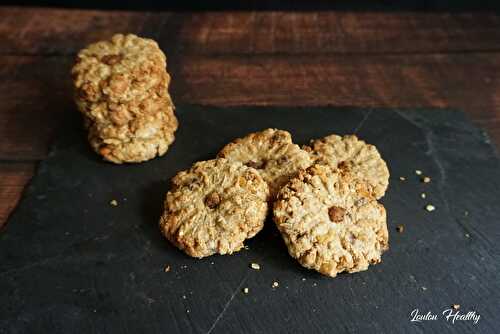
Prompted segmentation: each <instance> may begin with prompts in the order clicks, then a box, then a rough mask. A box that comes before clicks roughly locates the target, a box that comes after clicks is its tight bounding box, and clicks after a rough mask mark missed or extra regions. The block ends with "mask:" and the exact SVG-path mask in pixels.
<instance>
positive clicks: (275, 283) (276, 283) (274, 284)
mask: <svg viewBox="0 0 500 334" xmlns="http://www.w3.org/2000/svg"><path fill="white" fill-rule="evenodd" d="M279 285H280V284H279V283H278V282H273V285H272V287H273V288H277V287H278V286H279Z"/></svg>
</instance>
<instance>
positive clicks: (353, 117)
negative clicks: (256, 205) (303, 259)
mask: <svg viewBox="0 0 500 334" xmlns="http://www.w3.org/2000/svg"><path fill="white" fill-rule="evenodd" d="M68 114H69V115H71V116H68V120H67V121H66V122H65V127H64V129H63V130H62V132H61V134H60V135H59V136H58V139H57V142H56V143H55V145H54V146H53V148H52V150H51V153H50V155H49V157H48V158H47V159H46V160H45V161H43V162H42V163H41V164H40V166H39V168H38V171H37V173H36V176H35V177H34V179H33V180H32V182H31V184H30V185H29V186H28V187H27V189H26V191H25V194H24V196H23V199H22V201H21V203H20V204H19V206H18V208H17V209H16V210H15V212H14V214H13V215H12V216H11V218H10V220H9V222H8V225H7V227H6V228H5V229H4V230H3V231H2V233H1V234H0V300H1V302H0V332H2V333H236V332H244V333H271V332H273V333H291V332H294V333H312V332H318V333H333V332H339V331H340V332H359V333H365V332H366V333H375V332H378V333H382V332H384V333H410V332H418V333H420V332H424V331H425V332H429V331H433V332H450V331H453V332H462V333H467V332H470V331H471V330H477V331H481V332H484V333H495V332H498V327H499V326H500V318H499V317H500V316H499V314H500V292H499V284H498V283H499V280H500V261H499V255H500V251H499V250H500V247H499V244H500V242H499V241H500V238H499V237H500V235H499V234H500V224H499V223H500V205H499V204H500V201H499V198H500V196H499V195H500V190H499V189H500V163H499V159H498V156H497V153H496V151H495V149H494V148H493V147H492V145H491V143H490V142H489V141H488V138H487V137H486V136H485V134H484V133H483V132H482V131H481V130H479V129H477V128H475V127H473V126H472V125H471V124H470V123H469V122H468V121H467V120H466V119H465V117H464V115H463V114H462V113H461V112H457V111H449V110H448V111H447V110H414V111H410V110H406V111H402V110H359V109H331V108H324V109H311V108H307V109H293V108H284V109H273V108H239V109H214V108H201V107H194V106H180V107H178V109H177V115H178V117H179V120H180V129H179V131H178V133H177V139H176V141H175V144H174V145H173V146H172V147H171V149H170V151H169V152H168V154H167V155H166V156H164V157H162V158H159V159H155V160H153V161H150V162H147V163H143V164H138V165H123V166H116V165H113V164H109V163H105V162H103V161H101V160H100V159H99V158H98V157H97V156H96V155H95V154H93V153H92V152H91V151H90V149H89V147H88V145H87V143H86V141H85V139H84V136H85V135H84V132H83V131H82V130H81V128H80V127H81V122H80V120H79V119H78V117H77V116H76V113H68ZM266 127H278V128H282V129H286V130H289V131H290V132H291V133H292V134H293V137H294V139H295V141H296V142H297V143H306V142H307V141H308V140H309V139H311V138H318V137H322V136H324V135H327V134H329V133H332V132H334V133H339V134H347V133H353V132H356V133H357V134H358V135H359V136H360V137H362V138H364V139H366V140H367V141H368V142H370V143H373V144H375V145H377V147H378V148H379V150H380V151H381V153H382V155H383V157H384V158H385V159H386V161H387V162H388V165H389V168H390V170H391V175H392V176H391V180H390V188H389V191H388V192H387V195H386V196H385V197H384V198H383V200H382V202H383V204H384V205H385V206H386V208H387V212H388V225H389V230H390V244H391V248H390V250H389V251H388V252H387V253H386V254H385V255H384V256H383V262H382V263H381V264H380V265H377V266H374V267H371V268H370V269H369V270H368V271H365V272H362V273H357V274H353V275H345V274H344V275H340V276H338V277H337V278H335V279H330V278H327V277H323V276H321V275H320V274H317V273H315V272H313V271H308V270H306V269H303V268H302V267H301V266H300V265H298V264H297V263H296V262H295V260H293V259H292V258H291V257H289V256H288V254H287V251H286V248H285V246H284V244H283V242H282V240H281V238H280V236H279V235H278V232H277V230H276V228H275V227H274V225H273V223H272V221H270V220H269V221H267V222H266V227H265V229H264V231H263V232H261V233H260V234H258V235H257V236H256V237H255V238H254V239H252V240H250V241H249V242H248V243H247V245H248V246H249V248H250V249H249V250H244V251H241V252H239V253H237V254H235V255H232V256H213V257H209V258H206V259H203V260H195V259H191V258H189V257H188V256H186V255H184V254H183V253H182V252H180V251H178V250H177V249H175V248H174V247H172V246H171V245H170V244H168V243H167V242H166V241H165V240H164V239H163V238H162V237H161V235H160V233H159V232H158V227H157V221H158V217H159V215H160V212H161V209H162V202H163V198H164V194H165V193H166V191H167V190H168V184H169V182H168V180H169V179H170V178H171V177H172V176H173V175H174V174H175V173H176V172H177V171H179V170H182V169H185V168H187V167H189V166H190V165H191V164H192V163H193V162H194V161H197V160H202V159H209V158H211V157H213V156H214V155H215V153H216V152H217V151H218V149H220V148H221V147H222V146H223V145H224V144H225V143H227V142H228V141H230V140H232V139H233V138H236V137H239V136H242V135H244V134H246V133H248V132H250V131H256V130H260V129H263V128H266ZM416 169H420V170H422V171H423V172H424V173H425V174H426V175H429V176H430V177H431V178H432V182H431V183H430V184H423V183H422V182H420V181H419V178H418V177H417V176H416V175H415V170H416ZM400 176H405V177H406V181H404V182H402V181H400V180H399V177H400ZM421 192H425V193H426V194H427V199H426V200H423V199H421V198H420V193H421ZM112 199H116V200H117V201H118V203H119V205H118V207H112V206H111V205H110V204H109V202H110V201H111V200H112ZM427 203H432V204H433V205H435V206H436V208H437V209H436V211H434V212H432V213H429V212H427V211H425V210H424V206H425V205H426V204H427ZM399 224H403V225H404V226H405V231H404V233H402V234H399V233H397V232H396V231H395V227H396V226H397V225H399ZM251 262H257V263H259V264H260V265H261V268H262V269H261V270H260V271H255V270H252V269H250V268H249V264H250V263H251ZM167 265H170V267H171V271H170V272H168V273H166V272H164V268H165V266H167ZM273 281H277V282H279V287H278V288H276V289H273V288H272V287H271V284H272V283H273ZM244 287H248V288H249V290H250V292H249V294H248V295H244V294H243V293H242V292H241V291H242V289H243V288H244ZM451 304H460V305H461V308H460V311H461V312H463V313H467V312H469V311H475V312H476V314H479V315H480V316H481V318H480V320H479V322H478V323H477V324H474V323H473V322H472V321H457V322H455V324H452V323H451V322H450V321H446V320H445V319H443V318H442V316H441V312H442V311H443V310H445V309H447V308H449V307H450V305H451ZM416 308H418V309H419V310H420V312H421V313H427V311H431V312H432V313H435V314H438V315H439V319H438V320H436V321H426V322H421V323H416V322H410V313H411V311H412V310H413V309H416Z"/></svg>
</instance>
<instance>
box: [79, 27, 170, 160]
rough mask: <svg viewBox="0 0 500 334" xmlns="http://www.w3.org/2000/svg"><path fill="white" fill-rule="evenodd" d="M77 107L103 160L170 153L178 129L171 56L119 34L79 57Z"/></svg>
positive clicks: (141, 40) (146, 41)
mask: <svg viewBox="0 0 500 334" xmlns="http://www.w3.org/2000/svg"><path fill="white" fill-rule="evenodd" d="M72 75H73V84H74V88H75V102H76V104H77V107H78V109H79V110H80V112H81V113H82V115H83V116H84V123H85V126H86V128H87V129H88V139H89V142H90V144H91V146H92V147H93V149H94V150H95V151H96V152H97V153H98V154H100V155H102V156H103V157H104V159H106V160H108V161H112V162H115V163H122V162H141V161H146V160H149V159H152V158H154V157H155V156H161V155H163V154H165V152H166V151H167V149H168V147H169V145H170V144H171V143H172V142H173V141H174V139H175V137H174V133H175V131H176V130H177V127H178V121H177V118H176V117H175V115H174V105H173V103H172V100H171V99H170V95H169V94H168V86H169V83H170V76H169V75H168V73H167V71H166V57H165V55H164V54H163V52H162V51H161V50H160V48H159V47H158V44H157V43H156V42H155V41H153V40H151V39H145V38H140V37H138V36H135V35H131V34H130V35H121V34H118V35H115V36H113V37H112V38H111V40H109V41H100V42H97V43H94V44H91V45H89V46H88V47H87V48H85V49H83V50H81V51H80V52H79V53H78V56H77V59H76V62H75V65H74V66H73V69H72Z"/></svg>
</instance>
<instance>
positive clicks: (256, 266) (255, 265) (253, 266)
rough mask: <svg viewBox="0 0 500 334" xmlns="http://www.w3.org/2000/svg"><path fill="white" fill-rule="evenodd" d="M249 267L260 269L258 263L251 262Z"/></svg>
mask: <svg viewBox="0 0 500 334" xmlns="http://www.w3.org/2000/svg"><path fill="white" fill-rule="evenodd" d="M250 268H252V269H255V270H260V265H259V264H258V263H255V262H252V263H250Z"/></svg>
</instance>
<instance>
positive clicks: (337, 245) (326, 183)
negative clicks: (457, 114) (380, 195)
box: [273, 164, 389, 277]
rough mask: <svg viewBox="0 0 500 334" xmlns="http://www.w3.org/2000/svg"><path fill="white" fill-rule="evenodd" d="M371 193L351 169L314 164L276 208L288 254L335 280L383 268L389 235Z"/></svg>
mask: <svg viewBox="0 0 500 334" xmlns="http://www.w3.org/2000/svg"><path fill="white" fill-rule="evenodd" d="M371 193H372V189H371V186H370V185H368V184H367V183H365V182H362V181H360V180H359V179H356V178H353V177H352V175H350V172H349V171H348V170H347V169H337V168H334V167H332V166H330V165H326V164H325V165H321V164H315V165H313V166H311V167H309V168H307V169H306V170H303V171H301V172H300V173H299V175H298V176H297V177H296V178H294V179H292V180H290V182H289V183H288V184H287V185H286V186H285V187H283V188H282V189H281V191H280V192H279V194H278V196H277V200H276V202H275V204H274V209H273V214H274V222H275V224H276V226H277V227H278V229H279V231H280V232H281V235H282V237H283V239H284V240H285V243H286V246H287V248H288V252H289V254H290V255H291V256H292V257H294V258H296V259H297V260H298V261H299V263H300V264H301V265H302V266H304V267H306V268H309V269H314V270H317V271H319V272H320V273H322V274H324V275H328V276H331V277H335V276H336V275H337V274H338V273H340V272H343V271H346V272H349V273H353V272H358V271H362V270H366V269H367V268H368V265H369V264H375V263H379V262H380V261H381V255H382V253H383V252H384V251H385V250H387V249H388V245H389V235H388V231H387V223H386V212H385V209H384V207H383V206H382V205H381V204H379V203H378V202H377V200H376V199H375V198H374V197H373V196H372V194H371Z"/></svg>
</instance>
